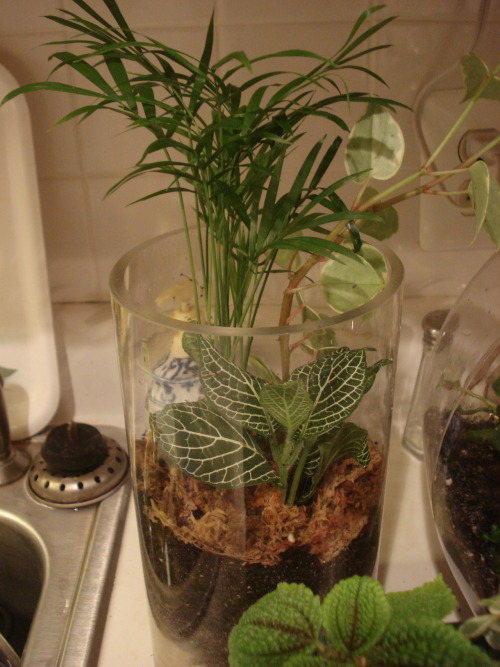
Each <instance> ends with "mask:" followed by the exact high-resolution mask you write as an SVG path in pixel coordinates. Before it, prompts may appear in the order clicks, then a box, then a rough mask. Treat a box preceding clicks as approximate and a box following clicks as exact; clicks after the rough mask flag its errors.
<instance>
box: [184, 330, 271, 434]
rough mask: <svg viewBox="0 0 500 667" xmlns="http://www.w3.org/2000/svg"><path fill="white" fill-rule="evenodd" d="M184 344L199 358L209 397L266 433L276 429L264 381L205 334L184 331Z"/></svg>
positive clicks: (232, 416)
mask: <svg viewBox="0 0 500 667" xmlns="http://www.w3.org/2000/svg"><path fill="white" fill-rule="evenodd" d="M182 344H183V347H184V349H185V350H186V351H187V352H188V354H190V356H192V358H193V359H194V360H195V361H196V363H197V364H198V367H199V377H200V381H201V384H202V387H203V392H204V395H205V398H206V399H207V400H208V401H209V402H210V403H212V404H213V405H214V406H216V407H217V409H218V410H220V411H221V412H223V413H224V414H225V415H226V416H227V417H229V419H233V420H234V421H236V422H237V423H238V424H242V425H243V426H245V427H247V428H248V429H250V430H254V431H257V432H259V433H262V434H264V435H268V434H269V433H271V432H272V430H273V428H272V425H271V423H270V420H269V418H268V417H267V415H266V412H265V410H264V409H263V408H262V406H261V404H260V399H259V394H260V390H261V388H262V385H263V382H262V381H261V380H259V379H258V378H256V377H253V376H252V375H250V373H247V372H245V371H242V370H241V369H240V368H238V366H236V365H235V364H233V363H232V362H231V361H229V360H228V359H226V358H225V357H223V356H222V354H220V352H218V350H216V349H215V347H214V346H213V345H212V343H211V342H210V341H209V340H208V339H207V338H205V337H204V336H196V335H195V334H184V336H183V343H182Z"/></svg>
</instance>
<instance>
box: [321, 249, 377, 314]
mask: <svg viewBox="0 0 500 667" xmlns="http://www.w3.org/2000/svg"><path fill="white" fill-rule="evenodd" d="M386 278H387V265H386V263H385V260H384V257H383V255H382V253H381V252H380V251H379V250H377V249H376V248H374V247H373V246H369V245H368V244H366V243H365V244H363V247H362V248H361V251H360V252H359V253H358V256H357V259H356V261H353V260H351V259H350V258H347V257H345V258H342V260H341V261H337V262H332V261H327V262H325V263H324V265H323V268H322V269H321V276H320V284H321V289H322V291H323V296H324V298H325V300H326V302H327V303H328V305H329V306H330V307H331V308H332V309H333V310H335V311H337V312H339V313H345V312H346V311H348V310H351V309H352V308H357V307H358V306H362V305H363V304H365V303H367V302H368V301H370V299H373V297H375V296H376V295H377V294H378V293H379V292H380V291H381V290H382V289H383V288H384V287H385V283H386Z"/></svg>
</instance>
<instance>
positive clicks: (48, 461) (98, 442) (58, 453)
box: [28, 423, 128, 508]
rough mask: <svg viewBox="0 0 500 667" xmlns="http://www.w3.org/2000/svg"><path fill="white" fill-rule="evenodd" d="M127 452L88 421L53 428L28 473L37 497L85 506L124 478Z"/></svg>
mask: <svg viewBox="0 0 500 667" xmlns="http://www.w3.org/2000/svg"><path fill="white" fill-rule="evenodd" d="M127 472H128V456H127V454H126V453H125V451H124V450H123V449H122V448H121V447H120V445H118V443H116V442H115V441H114V440H112V439H111V438H108V437H106V436H104V435H101V434H100V433H99V431H98V430H97V429H96V428H95V427H93V426H89V425H88V424H78V423H71V424H63V425H61V426H57V427H56V428H55V429H52V431H50V433H49V434H48V435H47V439H46V442H45V444H44V446H43V447H42V449H41V451H40V454H39V455H38V456H37V457H36V458H35V459H34V461H33V464H32V466H31V468H30V470H29V473H28V486H29V489H30V491H31V493H32V494H33V495H34V496H35V497H36V499H37V500H40V501H42V502H43V503H45V504H46V505H50V506H51V507H68V508H75V507H85V506H86V505H92V504H93V503H96V502H99V501H101V500H104V498H107V497H108V496H109V495H111V494H112V493H114V491H115V490H116V489H117V488H118V487H119V486H120V485H121V484H122V483H123V482H124V481H125V479H126V475H127Z"/></svg>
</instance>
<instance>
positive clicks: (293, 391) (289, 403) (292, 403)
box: [260, 380, 314, 433]
mask: <svg viewBox="0 0 500 667" xmlns="http://www.w3.org/2000/svg"><path fill="white" fill-rule="evenodd" d="M260 402H261V405H262V407H263V408H264V410H266V411H267V412H268V413H269V414H270V415H271V416H272V417H273V418H274V419H275V420H276V421H277V422H278V423H279V424H281V425H282V426H284V427H285V428H286V430H287V431H288V432H289V433H294V432H295V431H296V430H297V429H298V428H299V426H300V425H301V424H303V423H304V422H305V421H306V419H307V418H308V417H309V415H310V414H311V411H312V409H313V407H314V403H313V402H312V400H311V398H310V397H309V394H308V393H307V391H306V389H305V387H304V385H303V384H302V382H300V381H298V380H289V381H288V382H284V383H281V384H267V385H264V387H262V390H261V392H260Z"/></svg>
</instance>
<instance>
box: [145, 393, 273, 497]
mask: <svg viewBox="0 0 500 667" xmlns="http://www.w3.org/2000/svg"><path fill="white" fill-rule="evenodd" d="M150 426H151V430H152V432H153V437H154V441H155V444H156V445H157V447H159V449H160V450H161V451H162V452H163V453H164V455H165V456H166V457H167V458H168V459H169V460H170V461H172V462H173V463H174V464H175V465H176V466H178V467H179V468H180V469H181V470H183V471H184V472H185V473H186V474H187V475H190V476H191V477H194V478H195V479H199V480H200V481H202V482H205V483H207V484H211V485H212V486H219V487H232V486H241V485H247V486H251V485H254V484H262V483H264V482H271V483H275V482H277V481H278V478H277V476H276V474H275V473H274V471H273V470H272V468H271V467H270V465H269V463H268V462H267V460H266V458H265V457H264V455H263V454H262V452H261V451H260V449H259V447H258V445H257V444H256V443H255V441H254V439H253V438H252V437H251V436H250V434H249V433H247V432H245V431H242V430H241V429H238V428H236V427H235V425H234V424H233V423H232V422H230V421H229V420H228V419H226V418H225V417H223V416H222V415H221V414H219V413H217V412H215V410H213V409H212V408H210V406H209V405H208V404H207V403H206V402H205V401H198V402H194V403H171V404H169V405H166V406H165V407H164V408H163V409H162V410H160V411H159V412H156V413H153V414H151V415H150Z"/></svg>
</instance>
